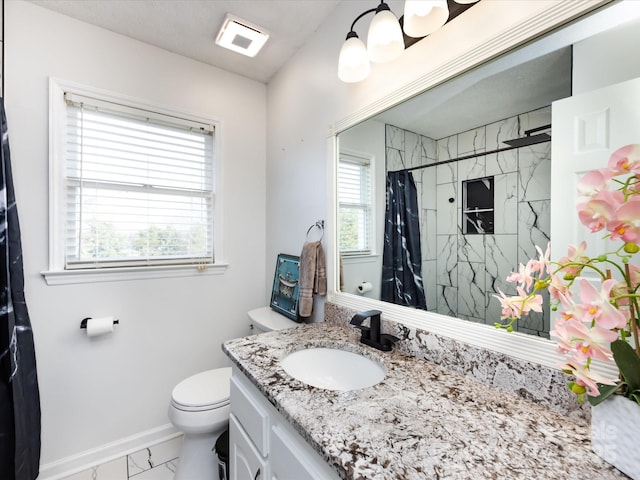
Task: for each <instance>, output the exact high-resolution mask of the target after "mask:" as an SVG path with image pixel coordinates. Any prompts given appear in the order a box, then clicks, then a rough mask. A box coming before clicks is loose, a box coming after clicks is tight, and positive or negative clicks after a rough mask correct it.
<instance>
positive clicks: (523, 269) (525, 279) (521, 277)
mask: <svg viewBox="0 0 640 480" xmlns="http://www.w3.org/2000/svg"><path fill="white" fill-rule="evenodd" d="M532 268H533V264H532V263H531V260H529V261H528V262H527V264H526V265H523V264H520V267H519V268H518V271H517V272H511V275H509V276H508V277H507V282H510V283H519V284H520V285H521V286H523V287H524V286H526V287H527V290H528V289H530V288H531V285H532V284H533V282H534V280H535V278H533V270H532Z"/></svg>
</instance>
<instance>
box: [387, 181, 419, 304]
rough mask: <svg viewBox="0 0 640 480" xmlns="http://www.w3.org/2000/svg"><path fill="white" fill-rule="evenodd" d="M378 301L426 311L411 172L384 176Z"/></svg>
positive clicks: (416, 208) (416, 195) (416, 194)
mask: <svg viewBox="0 0 640 480" xmlns="http://www.w3.org/2000/svg"><path fill="white" fill-rule="evenodd" d="M380 297H381V298H380V299H381V300H382V301H385V302H392V303H395V304H397V305H406V306H409V307H414V308H420V309H423V310H426V309H427V302H426V300H425V296H424V285H423V284H422V253H421V251H420V219H419V212H418V193H417V190H416V184H415V183H414V181H413V175H412V174H411V172H389V173H388V174H387V208H386V215H385V227H384V250H383V257H382V286H381V293H380Z"/></svg>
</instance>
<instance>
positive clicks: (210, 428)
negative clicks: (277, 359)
mask: <svg viewBox="0 0 640 480" xmlns="http://www.w3.org/2000/svg"><path fill="white" fill-rule="evenodd" d="M248 315H249V319H250V321H251V325H252V328H253V329H254V333H262V332H269V331H273V330H283V329H285V328H291V327H295V326H297V325H298V324H297V323H296V322H294V321H293V320H290V319H288V318H287V317H285V316H283V315H281V314H279V313H277V312H275V311H273V310H271V309H270V308H269V307H262V308H256V309H255V310H251V311H250V312H249V313H248ZM230 378H231V368H230V367H225V368H217V369H214V370H207V371H205V372H201V373H197V374H195V375H192V376H191V377H188V378H186V379H185V380H183V381H181V382H180V383H178V385H176V386H175V388H174V389H173V391H172V392H171V404H170V405H169V419H170V420H171V423H172V424H173V425H174V426H175V427H176V428H177V429H178V430H180V431H181V432H183V434H184V439H183V441H182V449H181V450H180V456H179V458H178V465H177V467H176V472H175V476H174V480H196V479H197V480H199V479H206V480H209V479H211V480H215V479H217V478H218V462H217V460H216V457H215V455H214V453H213V452H212V449H213V446H214V445H215V443H216V440H217V439H218V437H219V436H220V435H222V434H223V433H224V431H225V430H226V429H227V427H228V425H229V414H230V413H231V405H230V403H229V380H230Z"/></svg>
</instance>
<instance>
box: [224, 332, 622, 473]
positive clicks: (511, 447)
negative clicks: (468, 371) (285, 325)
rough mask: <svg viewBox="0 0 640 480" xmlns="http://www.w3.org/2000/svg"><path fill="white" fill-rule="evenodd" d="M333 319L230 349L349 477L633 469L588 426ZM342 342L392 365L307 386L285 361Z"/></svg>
mask: <svg viewBox="0 0 640 480" xmlns="http://www.w3.org/2000/svg"><path fill="white" fill-rule="evenodd" d="M359 333H360V332H359V330H356V329H354V328H352V327H348V326H343V325H335V324H333V325H332V324H328V323H316V324H310V325H304V326H300V327H297V328H293V329H288V330H283V331H279V332H270V333H265V334H262V335H254V336H250V337H245V338H240V339H235V340H229V341H227V342H225V343H224V344H223V347H222V348H223V350H224V351H225V353H226V354H227V355H228V356H229V357H230V358H231V360H232V361H233V363H234V364H235V365H236V366H237V367H238V368H239V369H240V370H241V371H242V372H243V373H244V374H245V375H246V376H247V377H248V378H249V379H250V381H252V382H253V383H254V384H255V386H256V387H257V388H258V389H259V390H260V391H261V392H262V393H263V394H264V396H265V397H266V398H267V399H268V401H269V402H270V403H271V404H273V405H274V406H275V408H276V409H277V410H278V411H279V412H280V413H281V414H282V415H283V416H284V417H285V418H286V419H287V420H288V421H289V422H290V423H291V424H292V425H293V426H294V428H295V429H296V430H297V431H298V432H299V433H300V434H301V435H302V436H303V437H304V438H305V439H306V440H307V442H308V443H309V444H310V445H311V446H312V447H313V449H314V450H316V451H317V452H318V453H319V454H320V455H321V456H322V457H323V458H324V459H325V460H326V461H327V462H328V463H329V464H330V465H331V466H332V467H333V469H334V470H335V471H336V472H337V473H338V475H339V476H340V477H342V478H344V479H354V480H357V479H402V480H410V479H421V480H424V479H474V480H480V479H508V480H511V479H537V480H540V479H554V480H556V479H558V480H559V479H574V478H593V479H598V480H606V479H624V478H627V477H626V476H625V475H624V474H622V473H620V472H619V471H618V470H616V469H615V468H613V467H611V466H609V465H608V464H606V463H605V462H603V461H602V460H600V458H599V457H597V456H596V455H595V454H593V453H592V452H591V449H590V440H589V426H588V425H585V424H584V423H579V422H576V421H575V420H573V419H570V418H568V417H565V416H562V415H560V414H558V413H556V412H553V411H551V410H549V409H547V408H544V407H542V406H540V405H537V404H535V403H532V402H529V401H527V400H524V399H521V398H517V397H515V396H513V395H510V394H507V393H504V392H502V391H500V390H498V389H495V388H492V387H489V386H486V385H484V384H483V383H480V382H479V381H477V380H474V379H473V378H469V377H467V376H464V375H461V374H460V373H457V372H454V371H452V370H449V369H444V368H442V367H440V366H438V365H435V364H433V363H430V362H428V361H424V360H420V359H416V358H413V357H409V356H406V355H403V354H401V353H398V352H395V351H394V352H379V351H377V350H375V349H372V348H370V347H367V346H365V345H362V344H361V343H359V341H358V339H359ZM310 347H337V348H341V349H344V350H348V351H352V352H357V353H361V354H363V355H365V356H367V357H369V358H371V359H374V360H376V361H377V362H379V363H380V364H381V365H383V367H384V368H385V369H386V376H385V379H384V380H383V381H382V382H381V383H379V384H377V385H374V386H373V387H369V388H365V389H362V390H357V391H350V392H337V391H330V390H324V389H320V388H315V387H311V386H308V385H306V384H304V383H302V382H300V381H298V380H295V379H294V378H292V377H290V376H289V375H288V374H287V373H286V372H285V371H284V370H283V369H282V368H281V367H280V365H279V360H280V359H281V358H283V357H284V356H285V355H287V354H288V353H291V352H293V351H296V350H301V349H304V348H310Z"/></svg>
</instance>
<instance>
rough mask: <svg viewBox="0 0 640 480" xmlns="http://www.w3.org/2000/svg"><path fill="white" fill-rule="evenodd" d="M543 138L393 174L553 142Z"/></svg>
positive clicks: (401, 170) (406, 170) (404, 169)
mask: <svg viewBox="0 0 640 480" xmlns="http://www.w3.org/2000/svg"><path fill="white" fill-rule="evenodd" d="M536 137H537V135H536ZM542 137H543V136H542V135H541V136H540V138H534V137H531V141H530V142H528V143H527V144H526V145H514V146H512V147H504V148H498V149H496V150H490V151H488V152H481V153H472V154H470V155H464V156H462V157H458V158H451V159H449V160H442V161H441V162H435V163H429V164H427V165H420V166H418V167H409V168H402V169H400V170H393V172H410V171H412V170H420V169H422V168H428V167H437V166H438V165H445V164H447V163H451V162H458V161H460V160H467V159H469V158H477V157H482V156H483V155H491V154H492V153H500V152H506V151H508V150H513V149H515V148H523V147H528V146H530V145H537V144H539V143H545V142H550V141H551V137H548V138H542ZM389 173H391V172H389Z"/></svg>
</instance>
